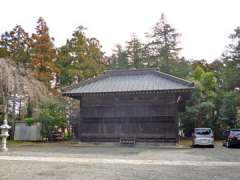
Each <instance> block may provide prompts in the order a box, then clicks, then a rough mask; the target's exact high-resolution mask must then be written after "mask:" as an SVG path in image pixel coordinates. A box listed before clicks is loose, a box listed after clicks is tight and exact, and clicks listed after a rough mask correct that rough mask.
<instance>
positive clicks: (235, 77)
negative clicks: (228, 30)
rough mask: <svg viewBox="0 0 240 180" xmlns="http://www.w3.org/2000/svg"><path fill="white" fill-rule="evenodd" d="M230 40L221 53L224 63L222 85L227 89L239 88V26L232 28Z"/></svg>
mask: <svg viewBox="0 0 240 180" xmlns="http://www.w3.org/2000/svg"><path fill="white" fill-rule="evenodd" d="M229 38H230V40H231V41H232V43H231V44H229V45H228V46H227V50H226V52H225V54H223V62H224V65H225V68H224V71H223V73H222V74H223V82H224V83H223V87H224V88H225V89H227V90H234V89H235V88H240V79H239V76H240V27H237V28H236V29H234V33H233V34H231V35H230V36H229Z"/></svg>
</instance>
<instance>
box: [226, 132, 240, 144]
mask: <svg viewBox="0 0 240 180" xmlns="http://www.w3.org/2000/svg"><path fill="white" fill-rule="evenodd" d="M224 135H225V141H224V143H223V145H224V146H226V147H227V148H229V147H236V146H238V147H240V129H231V130H229V131H225V132H224Z"/></svg>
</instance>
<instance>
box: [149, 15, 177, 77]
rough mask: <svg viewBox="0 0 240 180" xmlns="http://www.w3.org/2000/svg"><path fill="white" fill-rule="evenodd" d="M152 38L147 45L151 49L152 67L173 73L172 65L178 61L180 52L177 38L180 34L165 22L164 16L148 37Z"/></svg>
mask: <svg viewBox="0 0 240 180" xmlns="http://www.w3.org/2000/svg"><path fill="white" fill-rule="evenodd" d="M147 37H149V38H150V40H151V41H150V43H148V44H147V46H148V48H149V49H150V53H151V55H150V57H153V61H152V62H151V63H150V66H155V67H159V68H160V70H161V71H163V72H166V73H172V72H171V63H172V62H173V61H176V60H177V55H178V51H179V50H180V48H178V47H177V45H178V41H177V38H178V37H179V34H178V33H176V31H175V29H174V28H172V27H171V25H170V24H168V23H167V22H166V20H165V17H164V14H162V15H161V19H160V21H159V22H157V24H156V25H155V27H154V28H153V33H152V34H151V35H149V34H148V35H147Z"/></svg>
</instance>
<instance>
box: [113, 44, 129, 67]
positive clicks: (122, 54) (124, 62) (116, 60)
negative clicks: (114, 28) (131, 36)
mask: <svg viewBox="0 0 240 180" xmlns="http://www.w3.org/2000/svg"><path fill="white" fill-rule="evenodd" d="M109 61H110V62H109V64H110V68H111V69H127V68H128V67H129V61H128V52H127V50H125V49H123V47H122V46H121V45H119V44H118V45H116V47H115V49H114V50H113V54H112V55H111V57H110V58H109Z"/></svg>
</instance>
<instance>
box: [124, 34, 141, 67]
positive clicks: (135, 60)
mask: <svg viewBox="0 0 240 180" xmlns="http://www.w3.org/2000/svg"><path fill="white" fill-rule="evenodd" d="M142 46H143V45H142V44H141V42H140V40H139V39H138V37H137V36H136V35H135V34H133V35H132V37H131V40H130V41H128V42H127V52H128V57H129V60H130V63H131V66H132V67H134V68H140V67H143V66H144V64H143V47H142Z"/></svg>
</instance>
